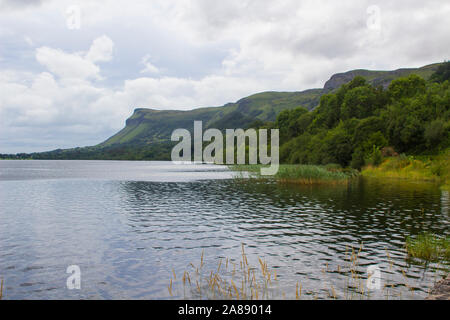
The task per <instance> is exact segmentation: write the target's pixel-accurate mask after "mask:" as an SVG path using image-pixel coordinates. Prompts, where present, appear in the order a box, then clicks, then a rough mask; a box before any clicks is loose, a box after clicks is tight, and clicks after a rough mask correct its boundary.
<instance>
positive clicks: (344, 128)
mask: <svg viewBox="0 0 450 320" xmlns="http://www.w3.org/2000/svg"><path fill="white" fill-rule="evenodd" d="M449 79H450V62H447V63H445V64H443V65H441V66H440V67H439V69H438V70H437V71H436V72H435V73H434V74H433V75H432V77H431V78H430V79H429V80H428V81H425V80H424V79H422V78H421V77H419V76H417V75H414V74H413V75H410V76H408V77H405V78H399V79H396V80H394V81H392V82H391V84H390V85H389V87H388V88H387V89H383V87H381V86H379V87H374V86H372V85H370V84H369V83H367V81H366V80H365V79H364V78H362V77H355V78H354V79H353V80H352V81H351V82H349V83H347V84H345V85H343V86H341V87H340V88H339V89H338V90H336V91H334V92H332V93H329V94H325V95H323V96H322V97H321V100H320V104H319V106H318V107H317V108H316V109H315V110H313V111H308V110H306V109H305V108H302V107H299V108H296V109H293V110H285V111H282V112H281V113H280V114H279V115H278V117H277V119H276V121H275V122H274V123H266V124H264V125H262V126H260V127H261V128H262V127H266V128H280V145H281V148H280V160H281V162H282V163H292V164H293V163H304V164H328V163H336V164H339V165H341V166H343V167H346V166H352V167H353V168H358V169H360V168H361V167H362V166H363V165H365V164H368V163H372V164H375V165H376V164H378V163H379V162H380V161H381V159H382V157H383V156H389V155H395V154H399V153H406V154H414V155H420V154H427V155H429V154H438V153H439V152H441V151H443V150H445V149H446V148H448V147H450V82H449Z"/></svg>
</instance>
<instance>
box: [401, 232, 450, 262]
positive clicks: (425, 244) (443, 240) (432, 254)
mask: <svg viewBox="0 0 450 320" xmlns="http://www.w3.org/2000/svg"><path fill="white" fill-rule="evenodd" d="M405 246H406V251H407V253H408V255H409V256H411V257H414V258H419V259H423V260H426V261H430V262H436V261H447V262H448V261H450V238H449V237H438V236H436V235H433V234H429V233H422V234H419V235H418V236H417V237H411V236H409V237H408V238H407V239H406V244H405Z"/></svg>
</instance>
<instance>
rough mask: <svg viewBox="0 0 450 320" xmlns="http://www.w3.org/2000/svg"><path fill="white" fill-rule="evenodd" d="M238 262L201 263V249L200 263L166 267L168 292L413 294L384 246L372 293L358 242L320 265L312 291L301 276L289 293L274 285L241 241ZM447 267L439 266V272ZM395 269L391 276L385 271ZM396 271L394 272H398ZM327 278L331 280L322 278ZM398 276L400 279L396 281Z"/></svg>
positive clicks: (215, 295) (191, 295) (204, 295)
mask: <svg viewBox="0 0 450 320" xmlns="http://www.w3.org/2000/svg"><path fill="white" fill-rule="evenodd" d="M241 250H242V252H241V257H240V260H239V261H234V260H232V259H229V258H225V259H220V260H219V261H218V264H217V267H214V268H211V267H209V268H205V257H204V252H202V255H201V258H200V262H199V263H198V264H197V265H195V264H194V263H190V264H189V265H188V268H187V270H186V271H184V272H183V274H182V276H181V277H177V275H176V274H175V271H174V270H172V272H171V278H170V280H169V282H168V287H167V288H168V292H169V294H170V296H172V297H174V296H176V297H180V298H181V297H182V298H184V299H230V300H268V299H284V300H285V299H296V300H300V299H314V300H315V299H333V300H338V299H339V300H369V299H380V298H384V299H386V300H389V299H412V298H417V297H416V293H415V291H416V290H418V289H419V288H420V286H419V285H418V284H413V283H411V282H412V281H413V280H411V279H410V278H409V277H408V275H407V273H408V270H404V269H402V268H401V267H398V266H396V265H395V264H394V261H393V259H392V258H391V255H390V253H389V251H388V250H387V249H386V250H385V251H386V259H385V261H384V262H383V263H384V264H385V265H386V262H387V266H385V267H386V270H384V271H383V277H382V282H381V288H380V289H379V290H378V294H377V295H375V294H374V291H373V290H369V289H368V287H367V281H368V279H369V278H370V277H371V276H373V275H367V274H366V271H367V270H366V267H362V266H360V256H361V253H362V251H363V244H362V243H361V244H360V245H359V247H353V246H350V247H346V250H345V255H344V257H343V262H341V264H338V265H337V266H336V267H335V268H332V267H330V266H329V265H328V264H325V266H324V267H323V269H322V274H323V278H324V281H323V287H322V288H318V289H317V288H316V290H317V291H313V290H308V288H306V287H305V286H304V284H303V283H302V282H301V281H298V280H294V281H292V283H291V286H292V285H294V284H295V292H292V291H293V289H292V291H290V292H288V293H286V292H284V291H283V290H281V289H280V283H279V278H278V275H277V272H276V269H273V268H270V267H269V266H268V264H267V262H266V261H265V260H263V259H261V258H257V265H255V266H252V265H251V264H250V263H249V259H248V257H247V254H246V253H245V248H244V245H242V249H241ZM440 271H442V269H441V268H440V267H439V266H438V267H437V268H435V281H437V280H439V279H440V278H441V277H442V276H444V275H441V274H439V272H440ZM445 272H447V271H445V270H444V273H445ZM393 274H397V278H396V279H395V281H394V280H393V279H391V275H393ZM399 275H400V276H399ZM327 278H330V279H332V281H328V280H327ZM399 278H401V279H403V280H402V281H399Z"/></svg>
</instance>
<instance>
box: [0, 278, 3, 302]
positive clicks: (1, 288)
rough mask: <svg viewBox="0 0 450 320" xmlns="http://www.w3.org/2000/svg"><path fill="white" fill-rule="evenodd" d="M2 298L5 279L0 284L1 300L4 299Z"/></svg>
mask: <svg viewBox="0 0 450 320" xmlns="http://www.w3.org/2000/svg"><path fill="white" fill-rule="evenodd" d="M2 298H3V279H2V281H1V284H0V300H2Z"/></svg>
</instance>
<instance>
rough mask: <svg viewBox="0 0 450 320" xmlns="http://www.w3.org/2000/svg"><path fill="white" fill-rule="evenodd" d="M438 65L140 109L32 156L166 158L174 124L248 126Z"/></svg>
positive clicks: (428, 71) (350, 75)
mask: <svg viewBox="0 0 450 320" xmlns="http://www.w3.org/2000/svg"><path fill="white" fill-rule="evenodd" d="M439 65H440V64H439V63H436V64H431V65H427V66H424V67H421V68H409V69H398V70H394V71H370V70H352V71H348V72H345V73H338V74H335V75H333V76H332V77H331V78H330V79H329V80H328V81H327V82H326V83H325V85H324V88H323V89H310V90H305V91H302V92H263V93H258V94H254V95H251V96H249V97H246V98H243V99H241V100H239V101H237V102H235V103H228V104H225V105H223V106H221V107H206V108H198V109H194V110H189V111H177V110H164V111H161V110H154V109H146V108H138V109H135V110H134V113H133V115H132V116H131V117H130V118H128V119H127V120H126V125H125V127H124V128H123V129H122V130H121V131H119V132H118V133H116V134H115V135H113V136H112V137H110V138H109V139H107V140H106V141H104V142H102V143H100V144H98V145H96V146H93V147H85V148H74V149H66V150H61V149H58V150H54V151H50V152H44V153H36V154H32V155H31V156H32V157H33V158H39V159H155V160H156V159H168V156H169V151H170V148H171V146H172V145H173V143H171V142H170V135H171V133H172V131H173V130H175V129H177V128H186V129H188V130H192V127H193V122H194V120H202V121H203V126H204V128H218V129H225V128H246V127H249V126H250V125H251V124H252V123H254V122H255V121H262V122H265V121H274V120H275V119H276V116H277V115H278V114H279V113H280V112H281V111H282V110H286V109H294V108H296V107H299V106H303V107H305V108H307V109H309V110H311V109H314V108H315V107H316V106H317V105H318V104H319V101H320V97H321V96H322V95H323V94H325V93H329V92H332V91H334V90H336V89H338V88H339V87H340V86H342V85H343V84H345V83H347V82H349V81H351V80H352V79H353V78H354V77H356V76H362V77H364V78H365V79H366V80H367V81H368V82H369V83H370V84H372V85H376V86H378V85H381V86H383V87H387V86H388V85H389V83H390V82H391V81H392V80H394V79H397V78H399V77H404V76H407V75H410V74H417V75H419V76H421V77H423V78H424V79H428V78H429V77H430V76H431V74H432V73H433V72H434V71H436V69H437V67H438V66H439Z"/></svg>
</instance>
